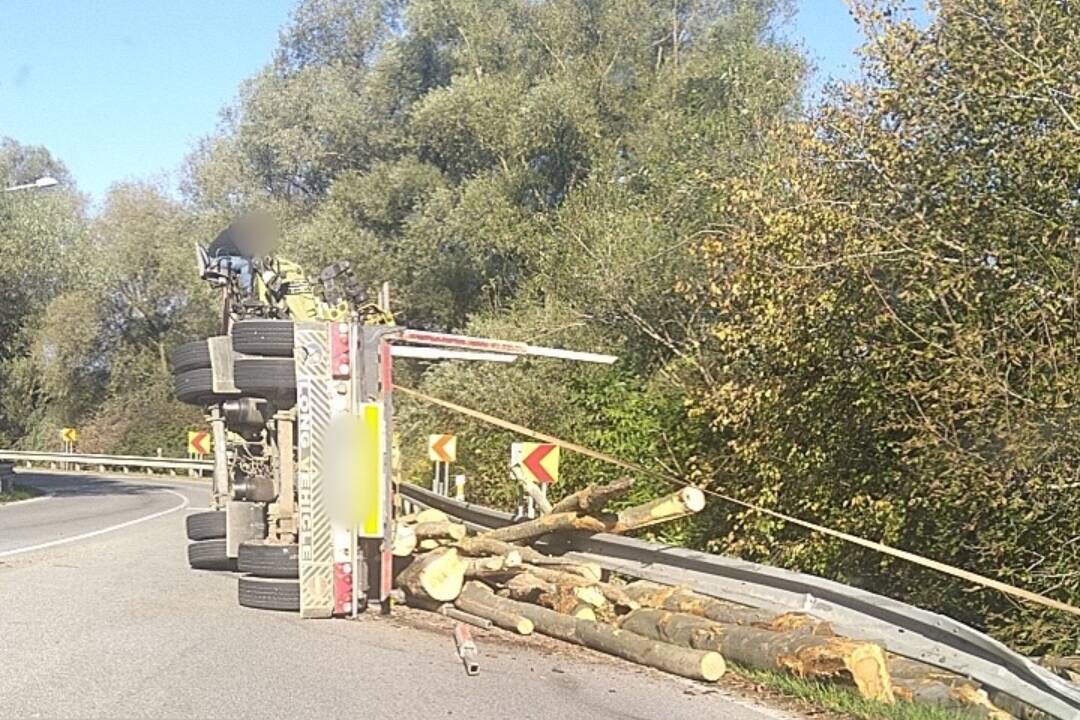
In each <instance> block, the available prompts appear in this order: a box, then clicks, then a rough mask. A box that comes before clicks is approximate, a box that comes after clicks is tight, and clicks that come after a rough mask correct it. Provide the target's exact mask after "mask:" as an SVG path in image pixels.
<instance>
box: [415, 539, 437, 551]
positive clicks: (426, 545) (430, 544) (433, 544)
mask: <svg viewBox="0 0 1080 720" xmlns="http://www.w3.org/2000/svg"><path fill="white" fill-rule="evenodd" d="M416 545H417V547H418V548H420V549H421V550H425V551H426V550H434V549H435V548H437V547H442V543H440V542H439V541H438V540H432V539H430V538H429V539H427V540H421V541H420V542H418V543H417V544H416Z"/></svg>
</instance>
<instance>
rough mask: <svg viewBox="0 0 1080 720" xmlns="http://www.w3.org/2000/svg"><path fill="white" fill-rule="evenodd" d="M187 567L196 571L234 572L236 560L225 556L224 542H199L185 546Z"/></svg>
mask: <svg viewBox="0 0 1080 720" xmlns="http://www.w3.org/2000/svg"><path fill="white" fill-rule="evenodd" d="M187 559H188V565H190V566H191V567H193V568H195V569H196V570H236V558H231V557H229V556H227V555H226V554H225V541H224V540H199V541H198V542H193V543H191V544H189V545H188V546H187Z"/></svg>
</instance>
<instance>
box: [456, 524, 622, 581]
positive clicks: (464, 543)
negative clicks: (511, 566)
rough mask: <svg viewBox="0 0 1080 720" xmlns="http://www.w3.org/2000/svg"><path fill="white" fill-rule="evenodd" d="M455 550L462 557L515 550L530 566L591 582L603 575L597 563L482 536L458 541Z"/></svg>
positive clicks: (501, 553) (498, 553) (497, 553)
mask: <svg viewBox="0 0 1080 720" xmlns="http://www.w3.org/2000/svg"><path fill="white" fill-rule="evenodd" d="M457 548H458V550H459V551H460V552H461V554H462V555H469V556H471V557H481V556H484V555H505V554H506V553H508V552H510V551H511V550H517V551H518V552H520V553H521V559H522V560H524V561H525V562H527V563H529V564H530V565H539V566H544V567H557V568H560V569H562V570H566V571H567V572H573V573H576V574H578V575H581V576H582V577H584V578H587V579H591V580H599V579H600V578H601V577H603V573H602V571H601V569H600V566H599V565H598V564H597V563H590V562H576V561H574V560H570V559H568V558H562V557H552V556H551V555H545V554H544V553H542V552H540V551H538V550H534V549H533V548H531V547H528V546H525V545H521V546H519V545H513V544H511V543H508V542H505V541H503V540H497V539H495V538H491V537H486V536H484V535H475V536H473V537H467V538H464V539H462V540H459V541H458V542H457Z"/></svg>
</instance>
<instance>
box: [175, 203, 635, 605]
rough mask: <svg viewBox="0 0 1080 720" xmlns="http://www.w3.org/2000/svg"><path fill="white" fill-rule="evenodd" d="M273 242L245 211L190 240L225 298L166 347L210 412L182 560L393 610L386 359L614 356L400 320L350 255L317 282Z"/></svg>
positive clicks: (183, 390)
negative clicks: (207, 462) (208, 481)
mask: <svg viewBox="0 0 1080 720" xmlns="http://www.w3.org/2000/svg"><path fill="white" fill-rule="evenodd" d="M277 244H278V243H277V237H276V231H275V229H274V227H273V224H272V223H271V222H270V221H269V220H268V219H267V218H266V217H264V216H259V215H251V216H246V217H244V218H241V219H240V220H238V221H236V222H234V223H233V224H232V225H230V226H229V227H228V228H227V229H226V230H225V231H223V232H222V233H221V234H220V235H219V236H218V237H217V238H216V239H215V240H214V241H213V242H212V243H211V244H210V245H209V247H207V248H202V247H199V248H198V266H199V274H200V276H201V277H202V278H203V279H204V280H206V281H208V282H210V283H212V284H213V285H214V286H216V287H220V288H221V289H222V294H223V298H224V308H223V323H222V324H223V331H222V334H221V335H218V336H215V337H211V338H207V339H205V340H198V341H194V342H189V343H185V344H183V345H180V346H178V347H177V348H175V350H174V351H173V353H172V358H171V359H172V370H173V373H174V380H175V387H176V395H177V398H178V399H180V400H181V401H183V402H185V403H189V404H192V405H196V406H199V407H201V408H204V409H205V410H206V413H207V421H208V422H209V424H210V427H211V431H212V436H213V443H214V474H213V484H212V491H211V509H210V510H208V511H205V512H199V513H195V514H192V515H190V516H189V517H188V518H187V535H188V539H189V540H190V541H191V543H190V544H189V546H188V560H189V563H190V564H191V566H192V567H194V568H199V569H208V570H227V571H239V572H240V573H242V574H241V575H240V577H239V583H238V599H239V602H240V604H241V605H245V606H248V607H256V608H264V609H273V610H292V611H299V612H300V613H301V615H302V616H303V617H329V616H332V615H343V614H349V613H356V612H358V611H360V610H364V609H366V608H367V607H368V606H369V605H372V604H377V605H378V606H379V607H380V608H381V609H382V610H383V611H384V612H389V609H390V602H389V598H390V591H391V583H392V575H391V573H392V557H393V555H392V546H393V537H394V535H393V530H394V523H393V511H392V508H393V493H394V489H393V480H392V478H393V469H392V457H391V456H392V451H391V448H392V443H393V440H392V438H393V400H392V388H393V381H392V377H393V361H394V359H395V358H420V359H427V360H439V359H456V360H471V361H496V362H512V361H513V360H514V359H516V358H517V357H519V356H523V355H538V356H547V357H555V358H561V359H564V360H575V361H586V362H601V363H610V362H614V360H615V358H614V357H612V356H608V355H597V354H593V353H581V352H572V351H565V350H556V349H553V348H542V347H536V346H531V345H528V344H526V343H521V342H515V341H503V340H491V339H484V338H471V337H465V336H460V335H449V334H443V333H432V332H424V331H418V330H410V329H407V328H404V327H401V326H398V325H396V324H395V323H394V319H393V316H392V315H391V314H390V311H389V293H388V290H386V288H385V287H384V288H383V289H382V290H381V291H380V292H379V293H378V294H377V296H376V297H375V298H373V299H368V296H367V295H366V294H365V292H364V291H363V289H362V288H361V287H360V286H359V284H358V283H357V282H356V280H355V278H354V277H353V275H352V272H351V268H350V267H349V265H348V264H347V263H344V262H342V263H335V264H334V265H331V266H330V267H328V268H326V269H325V270H323V271H322V272H321V273H320V274H319V275H318V278H317V279H316V280H311V279H309V278H308V277H307V276H306V275H305V274H304V273H303V271H302V270H301V269H300V267H299V266H298V265H296V264H295V263H292V262H289V261H288V260H285V259H284V258H281V257H279V256H278V255H277Z"/></svg>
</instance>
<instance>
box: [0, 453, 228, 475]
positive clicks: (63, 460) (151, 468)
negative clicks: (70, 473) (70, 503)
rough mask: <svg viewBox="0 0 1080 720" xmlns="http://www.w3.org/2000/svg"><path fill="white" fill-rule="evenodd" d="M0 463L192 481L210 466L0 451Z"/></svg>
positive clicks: (211, 467) (151, 459)
mask: <svg viewBox="0 0 1080 720" xmlns="http://www.w3.org/2000/svg"><path fill="white" fill-rule="evenodd" d="M0 460H9V461H11V462H12V463H14V464H15V465H16V466H17V467H38V468H40V467H46V468H49V469H53V470H76V471H82V472H109V471H110V470H116V469H119V470H120V471H121V472H128V473H130V472H132V471H145V472H148V473H150V474H154V473H162V472H164V473H169V474H172V475H177V474H185V475H192V476H194V477H204V476H209V475H211V474H212V473H213V472H214V464H213V463H211V462H209V461H207V460H188V459H187V458H160V457H159V458H155V457H140V456H138V455H84V454H82V453H47V452H36V451H31V450H0Z"/></svg>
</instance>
